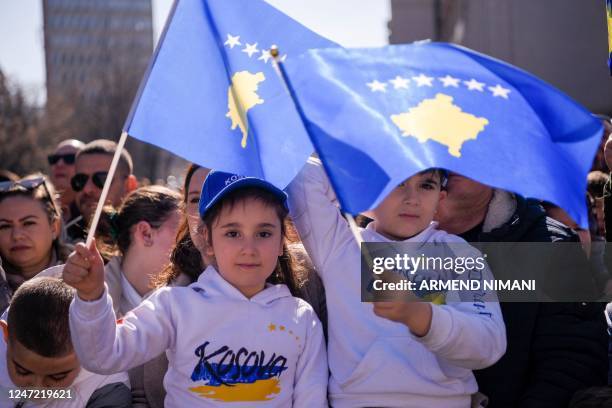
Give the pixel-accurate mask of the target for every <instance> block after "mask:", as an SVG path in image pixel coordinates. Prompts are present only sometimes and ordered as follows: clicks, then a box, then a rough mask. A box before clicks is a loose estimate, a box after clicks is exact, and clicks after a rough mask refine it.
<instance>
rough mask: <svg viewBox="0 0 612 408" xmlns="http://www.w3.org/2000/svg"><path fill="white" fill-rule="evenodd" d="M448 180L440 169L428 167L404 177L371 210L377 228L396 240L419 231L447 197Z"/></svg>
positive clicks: (408, 236) (384, 234)
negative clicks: (402, 180) (401, 181)
mask: <svg viewBox="0 0 612 408" xmlns="http://www.w3.org/2000/svg"><path fill="white" fill-rule="evenodd" d="M447 179H448V176H447V172H446V170H443V169H427V170H424V171H422V172H420V173H417V174H415V175H414V176H412V177H409V178H408V179H406V180H405V181H404V182H403V183H401V184H400V185H398V186H397V187H396V188H395V189H394V190H393V191H391V192H390V193H389V195H387V197H386V198H385V199H384V200H383V201H382V202H381V203H380V204H379V205H378V207H376V208H375V209H373V210H372V211H371V214H372V215H373V218H374V219H375V220H376V223H375V224H374V226H375V229H376V231H377V232H378V233H379V234H381V235H383V236H385V237H387V238H389V239H392V240H396V241H401V240H404V239H408V238H410V237H413V236H415V235H417V234H419V233H420V232H421V231H423V230H424V229H425V228H427V226H428V225H429V224H430V223H431V221H432V220H433V218H434V215H435V214H436V211H437V209H438V203H439V202H440V200H443V199H444V198H445V197H446V191H445V189H446V182H447Z"/></svg>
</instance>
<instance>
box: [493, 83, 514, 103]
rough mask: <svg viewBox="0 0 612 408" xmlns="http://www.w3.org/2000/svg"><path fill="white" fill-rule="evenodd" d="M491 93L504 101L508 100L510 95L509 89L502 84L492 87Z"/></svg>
mask: <svg viewBox="0 0 612 408" xmlns="http://www.w3.org/2000/svg"><path fill="white" fill-rule="evenodd" d="M489 91H491V92H492V93H493V96H500V97H502V98H504V99H508V94H509V93H510V90H509V89H508V88H504V87H502V86H501V85H500V84H497V85H495V86H490V87H489Z"/></svg>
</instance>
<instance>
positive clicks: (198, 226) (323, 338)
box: [0, 116, 612, 408]
mask: <svg viewBox="0 0 612 408" xmlns="http://www.w3.org/2000/svg"><path fill="white" fill-rule="evenodd" d="M600 119H601V120H602V122H603V123H604V127H605V132H604V135H603V137H602V145H601V147H600V149H599V151H598V152H597V155H596V157H595V160H594V163H593V169H592V172H591V173H590V174H589V177H588V191H585V200H586V202H587V205H588V207H589V211H590V218H591V219H590V225H589V229H588V230H583V229H581V228H580V227H579V226H578V225H577V224H576V223H575V222H574V220H572V219H571V217H569V216H568V215H567V213H565V212H564V211H563V210H562V209H561V208H559V207H557V206H555V205H554V204H553V203H546V202H540V201H537V200H535V199H526V198H523V197H521V196H519V195H517V194H514V193H512V192H508V191H503V190H499V189H496V188H492V187H489V186H486V185H483V184H480V183H478V182H477V181H474V180H471V179H468V178H466V177H464V176H462V175H460V174H456V173H452V172H448V171H446V170H444V169H429V170H426V171H424V172H421V173H418V174H416V175H413V176H411V177H409V178H408V179H406V181H404V182H403V183H402V184H400V185H399V186H398V187H397V188H396V189H395V190H393V191H392V192H391V193H390V194H389V195H388V196H387V197H386V198H385V199H384V200H383V201H382V202H381V204H380V205H379V206H378V207H376V208H375V209H373V210H371V211H369V212H368V213H367V214H365V215H367V217H365V216H363V217H360V220H361V222H360V228H359V229H358V234H360V236H361V238H362V239H363V240H364V241H366V242H380V243H396V242H408V243H411V242H417V243H432V244H436V245H437V246H441V247H449V246H451V245H452V244H456V243H463V242H465V241H467V242H470V243H479V242H527V243H533V242H537V243H562V242H575V243H580V244H581V246H580V245H575V246H573V247H572V248H577V249H576V250H577V251H578V253H568V254H567V256H568V258H567V259H549V260H546V266H545V267H546V268H547V269H549V270H550V271H551V273H554V272H559V273H562V270H566V271H570V273H569V275H571V274H572V273H573V275H574V276H577V275H580V274H582V275H584V274H590V275H591V276H592V279H591V280H590V282H591V283H592V287H591V288H587V290H592V292H593V293H596V294H597V296H598V297H600V298H603V297H604V296H605V295H612V273H611V272H612V270H611V269H610V265H612V264H611V263H610V262H609V259H612V258H610V255H611V254H609V253H607V252H606V251H605V243H606V242H608V241H610V240H612V188H611V186H612V184H611V181H610V177H609V173H610V170H609V169H612V141H608V137H609V136H610V135H611V134H612V122H611V121H610V118H609V117H604V116H601V117H600ZM610 139H611V140H612V136H610ZM606 141H608V143H606ZM116 149H117V145H116V144H115V143H114V142H113V141H110V140H95V141H92V142H90V143H87V144H84V143H82V142H80V141H78V140H66V141H63V142H61V143H59V144H58V146H57V147H56V149H55V150H54V151H53V152H52V154H50V155H49V157H48V159H49V172H48V175H45V174H41V173H37V174H32V175H27V176H24V177H19V176H17V175H15V174H12V173H10V172H8V171H2V172H1V174H0V177H1V178H2V179H1V180H0V260H1V261H2V263H1V269H0V309H1V310H2V311H4V314H3V315H2V318H1V320H0V325H1V326H2V328H3V331H4V338H3V340H0V353H4V354H5V355H6V358H0V386H1V388H2V393H3V395H0V406H2V407H3V406H19V407H22V406H29V404H30V402H29V401H21V402H20V401H19V400H18V398H16V397H15V395H13V394H12V393H10V392H9V391H10V390H19V389H20V387H21V389H32V388H37V389H48V388H54V389H65V390H70V392H71V394H70V399H60V398H56V399H53V398H51V399H47V400H45V402H44V403H45V404H46V405H45V406H49V407H55V406H58V407H62V406H71V407H88V408H94V407H130V406H134V407H163V406H169V407H185V406H198V404H200V405H202V406H216V405H223V404H224V403H232V404H233V405H235V406H245V407H247V406H255V405H257V404H262V405H265V406H275V407H287V406H296V407H324V406H328V405H329V406H333V407H451V408H452V407H479V406H490V407H494V408H497V407H502V408H503V407H525V408H528V407H539V408H546V407H551V408H552V407H554V408H559V407H567V406H571V407H573V408H580V407H590V406H605V404H606V403H607V404H612V392H610V391H609V389H608V388H607V385H608V384H611V383H612V381H611V380H612V377H610V379H609V376H608V372H609V355H610V353H609V344H610V341H609V337H608V333H607V329H608V325H611V326H612V323H611V322H612V307H610V308H609V311H610V313H605V306H606V305H605V303H603V302H571V303H570V302H565V303H559V302H546V303H539V302H530V303H511V302H498V301H497V298H496V295H495V293H493V292H487V293H484V294H483V298H482V301H479V302H462V301H447V302H445V303H438V302H402V301H389V302H373V303H367V302H362V301H361V285H362V277H361V252H360V248H359V246H358V245H357V243H356V240H355V237H354V234H353V233H352V232H351V229H350V228H349V224H348V222H347V220H346V219H345V218H343V216H342V215H341V213H340V211H339V209H338V203H337V200H336V197H335V194H334V192H333V189H332V188H331V186H330V183H329V181H328V179H327V177H326V175H325V172H324V171H323V168H322V166H321V163H320V162H319V161H318V159H315V158H311V159H309V160H308V162H307V163H306V164H305V166H304V168H303V169H302V171H301V172H300V173H299V174H298V175H297V177H296V178H295V179H294V180H293V181H292V182H291V184H290V185H289V186H288V187H287V188H286V189H285V191H282V190H279V189H278V188H276V187H275V186H273V185H271V184H269V183H268V182H266V181H264V180H261V179H257V178H254V177H242V176H239V175H234V174H229V173H225V172H223V171H219V170H210V169H207V168H205V167H201V166H199V165H196V164H192V165H190V166H189V167H188V168H187V170H186V173H185V175H184V183H183V188H182V190H181V191H180V192H177V191H174V190H172V189H169V188H167V187H165V186H160V185H148V186H139V182H138V180H137V178H136V177H135V176H134V164H133V162H132V159H131V157H130V154H129V153H128V152H127V151H126V150H123V151H122V152H121V155H120V158H119V164H118V167H117V171H116V173H115V174H114V175H113V179H112V183H111V185H110V190H109V193H108V197H107V201H106V203H105V204H106V205H105V207H104V208H103V211H102V214H101V217H100V223H99V225H98V227H97V229H96V231H95V241H94V242H93V243H92V245H90V246H89V247H88V246H86V245H85V243H84V241H85V238H86V235H87V232H88V228H89V224H90V222H91V220H92V218H93V214H94V212H95V210H96V206H97V205H98V201H99V200H100V196H101V192H102V188H103V186H104V183H105V181H106V179H107V177H108V174H109V173H108V172H109V168H110V164H111V161H112V158H113V156H114V154H115V152H116ZM461 248H464V249H463V251H464V252H465V253H456V249H455V250H454V251H455V252H454V255H455V256H457V257H460V256H462V257H465V256H476V255H478V250H477V249H475V248H474V247H472V246H468V245H465V246H462V247H461ZM568 252H571V250H568ZM506 255H507V254H506ZM510 256H512V254H510ZM570 259H571V260H572V261H569V260H570ZM576 260H578V261H576ZM519 261H522V262H523V264H521V267H524V268H529V266H530V265H528V263H529V262H531V260H530V259H524V260H519ZM487 262H488V268H487V269H486V270H485V272H484V273H485V275H486V276H493V277H494V276H496V275H497V274H500V273H501V272H502V271H503V270H504V267H505V264H504V261H503V259H501V258H499V259H498V258H495V257H494V256H493V257H489V259H487ZM489 268H490V269H489ZM584 281H585V280H584V279H581V280H580V283H578V282H567V283H565V284H566V285H568V287H577V285H583V286H584ZM572 285H574V286H572ZM7 390H8V391H7ZM487 404H488V405H487Z"/></svg>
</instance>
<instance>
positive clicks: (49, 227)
mask: <svg viewBox="0 0 612 408" xmlns="http://www.w3.org/2000/svg"><path fill="white" fill-rule="evenodd" d="M60 223H61V212H60V210H59V205H58V202H57V199H56V195H55V188H54V187H53V185H52V184H51V183H50V182H49V181H48V180H46V178H45V177H43V176H42V175H33V176H29V177H26V178H24V179H21V180H18V181H5V182H1V183H0V257H1V258H2V266H3V268H4V270H5V272H6V278H7V281H8V283H9V286H10V288H11V289H12V290H13V291H14V290H16V289H17V288H18V287H19V286H20V285H21V284H22V283H23V282H25V281H26V280H28V279H30V278H32V277H34V276H35V275H36V274H38V273H39V272H41V271H42V270H44V269H46V268H48V267H51V266H54V265H57V264H61V263H64V261H65V260H66V258H67V257H68V255H69V253H70V251H71V248H70V247H69V246H67V245H65V244H64V243H62V242H61V239H60Z"/></svg>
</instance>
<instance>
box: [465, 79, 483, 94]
mask: <svg viewBox="0 0 612 408" xmlns="http://www.w3.org/2000/svg"><path fill="white" fill-rule="evenodd" d="M463 83H464V84H465V85H466V86H467V87H468V90H470V91H474V90H476V91H480V92H482V91H484V88H483V87H484V85H485V84H484V83H483V82H478V81H477V80H475V79H474V78H472V79H470V80H469V81H463Z"/></svg>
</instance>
